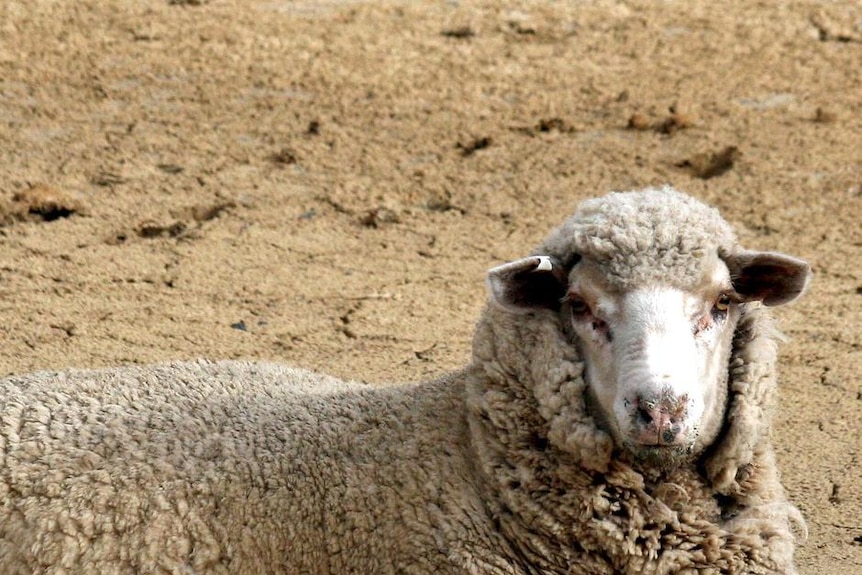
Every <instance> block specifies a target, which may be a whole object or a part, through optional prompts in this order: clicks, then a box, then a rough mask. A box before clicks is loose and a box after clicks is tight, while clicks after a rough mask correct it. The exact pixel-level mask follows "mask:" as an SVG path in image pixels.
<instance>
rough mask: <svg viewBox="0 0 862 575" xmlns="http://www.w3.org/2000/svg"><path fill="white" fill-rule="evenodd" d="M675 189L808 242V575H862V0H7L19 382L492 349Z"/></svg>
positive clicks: (1, 87) (782, 313)
mask: <svg viewBox="0 0 862 575" xmlns="http://www.w3.org/2000/svg"><path fill="white" fill-rule="evenodd" d="M663 183H671V184H673V185H675V186H676V187H678V188H680V189H683V190H685V191H688V192H690V193H692V194H694V195H696V196H698V197H700V198H702V199H704V200H706V201H708V202H710V203H712V204H714V205H716V206H718V207H719V208H720V209H721V210H722V212H723V214H724V215H725V216H726V217H727V218H728V219H729V220H730V221H731V222H732V223H733V224H734V225H735V226H736V227H737V230H738V233H739V235H740V237H741V238H742V240H743V241H744V243H746V244H747V245H748V246H749V247H753V248H758V249H771V250H780V251H785V252H788V253H791V254H794V255H797V256H799V257H803V258H805V259H808V260H809V261H810V262H811V263H812V265H813V267H814V270H815V273H816V278H815V281H814V283H813V285H812V287H811V290H810V291H809V293H808V294H807V295H806V296H805V298H804V299H803V300H801V301H799V302H798V303H796V304H794V305H792V306H789V307H787V308H782V309H780V310H778V311H777V315H778V316H779V318H780V320H781V325H782V327H783V330H784V331H785V332H786V334H787V335H788V336H789V341H788V343H787V344H786V345H785V346H784V347H783V348H782V355H781V359H782V366H781V371H782V375H783V377H782V391H781V409H780V412H779V413H778V414H777V418H776V419H777V421H776V429H775V433H774V435H775V439H776V443H777V449H778V455H779V460H780V465H781V467H782V469H783V472H784V480H785V483H786V485H787V487H788V490H789V492H790V494H791V497H792V499H793V500H794V501H796V502H797V503H798V504H799V506H800V507H801V508H802V510H803V512H804V514H805V516H806V517H807V519H808V523H809V529H810V536H809V538H808V540H807V542H805V543H804V544H803V545H802V546H801V548H800V550H799V552H798V562H799V564H800V567H801V570H802V572H803V573H810V574H814V573H827V574H828V573H840V574H846V575H849V574H851V573H862V478H860V475H862V474H860V446H862V440H860V431H862V385H860V373H862V351H860V346H862V330H860V324H862V313H860V308H862V275H860V263H859V262H860V257H862V224H860V220H862V6H860V5H859V4H858V3H855V2H812V1H789V2H780V3H779V2H766V1H761V2H750V1H742V0H735V1H729V2H721V3H715V4H714V5H713V3H710V2H683V1H668V2H655V3H652V2H524V3H519V4H516V3H508V2H507V3H503V2H488V1H485V2H472V1H462V2H456V1H451V2H446V1H435V2H429V1H413V2H407V1H403V2H397V1H389V2H386V1H378V2H358V1H346V0H345V1H334V0H328V1H327V0H319V1H293V2H291V1H277V0H262V1H239V0H212V1H210V2H205V1H201V0H199V1H190V0H186V1H177V0H175V1H172V2H171V1H167V0H158V1H156V0H147V1H135V2H132V1H128V2H119V1H115V2H98V1H95V0H89V1H74V2H73V1H71V0H69V1H57V2H48V1H42V0H37V1H34V2H24V1H12V0H0V204H2V205H0V208H2V212H0V341H2V349H3V353H2V354H0V371H2V373H13V372H24V371H30V370H39V369H60V368H64V367H67V366H79V367H95V366H106V365H115V364H126V363H142V362H155V361H160V360H166V359H174V358H194V357H201V356H202V357H209V358H265V359H274V360H279V361H285V362H289V363H291V364H296V365H301V366H306V367H311V368H314V369H318V370H323V371H326V372H330V373H334V374H337V375H341V376H347V377H352V378H356V379H361V380H364V381H368V382H373V383H384V382H390V381H398V380H407V379H417V378H424V377H429V376H432V375H435V374H440V373H441V372H444V371H447V370H450V369H452V368H456V367H458V366H461V365H463V364H464V363H465V362H466V361H467V360H468V357H469V350H470V338H471V332H472V327H473V324H474V321H475V319H476V317H477V315H478V314H479V312H480V310H481V307H482V305H483V301H484V298H485V291H484V285H483V281H484V272H485V270H486V269H487V268H489V267H491V266H493V265H496V264H498V263H501V262H504V261H506V260H509V259H514V258H516V257H519V256H521V255H524V254H526V252H527V251H528V250H529V249H530V248H531V247H532V246H533V245H535V244H536V243H537V242H538V241H539V240H540V239H541V238H542V237H543V235H544V234H545V233H546V232H547V231H548V230H549V229H550V228H551V227H552V226H554V225H556V224H557V223H559V222H560V221H561V220H562V218H563V217H564V216H565V215H567V214H568V213H570V212H571V211H572V210H573V208H574V206H575V205H576V203H577V202H578V201H580V200H582V199H584V198H587V197H589V196H592V195H597V194H602V193H605V192H607V191H609V190H619V189H632V188H638V187H643V186H646V185H655V184H663Z"/></svg>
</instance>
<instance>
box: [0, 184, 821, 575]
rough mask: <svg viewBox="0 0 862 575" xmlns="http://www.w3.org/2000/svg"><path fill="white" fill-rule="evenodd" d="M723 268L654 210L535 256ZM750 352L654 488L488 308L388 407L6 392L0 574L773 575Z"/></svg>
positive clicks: (563, 355)
mask: <svg viewBox="0 0 862 575" xmlns="http://www.w3.org/2000/svg"><path fill="white" fill-rule="evenodd" d="M658 200H661V201H658ZM662 204H664V205H662ZM618 208H619V210H621V213H625V214H628V216H627V217H616V216H615V215H614V214H615V213H617V209H618ZM627 229H628V230H629V233H630V235H627V234H626V230H627ZM650 237H653V238H655V239H654V240H649V238H650ZM735 249H737V247H736V246H735V245H734V243H733V236H732V232H730V230H729V227H728V226H727V225H726V224H724V222H723V221H722V220H721V219H720V218H719V217H718V216H717V213H716V212H714V211H713V210H711V209H709V208H706V207H705V206H702V204H699V203H698V202H695V201H694V200H691V199H689V198H687V197H685V196H682V195H680V194H676V193H675V192H671V191H669V190H659V191H650V192H646V193H643V194H640V195H637V194H632V195H627V194H626V195H622V194H615V195H610V196H608V197H606V198H604V199H602V200H598V201H594V202H587V203H585V204H584V207H583V209H582V211H581V212H579V214H578V215H576V216H574V217H573V218H571V219H570V220H568V221H567V222H566V223H565V224H564V225H563V226H562V227H561V228H559V229H557V230H556V231H555V232H553V233H552V234H551V235H550V236H549V237H548V239H547V240H546V241H545V242H544V243H543V244H542V246H540V248H539V249H538V250H537V251H536V253H542V254H547V255H550V256H551V257H552V258H553V259H554V260H555V261H556V262H558V263H559V262H566V264H565V265H567V266H570V265H571V264H572V263H573V262H574V261H575V260H576V259H577V256H581V257H592V258H594V259H596V261H598V262H599V263H601V265H603V266H605V268H604V269H606V270H607V273H608V277H609V278H612V281H614V282H616V285H618V286H620V287H621V288H624V287H625V286H630V285H632V283H631V282H643V281H666V282H671V283H673V282H677V283H678V285H680V286H684V285H686V282H689V281H691V280H690V279H689V276H688V275H686V274H687V272H686V270H690V269H691V268H690V265H691V264H692V263H693V262H695V263H696V262H698V261H701V259H702V258H703V257H710V256H713V257H723V254H725V253H730V252H731V251H733V250H735ZM576 254H577V255H576ZM638 254H640V256H638ZM774 342H775V332H774V330H773V328H772V325H771V322H770V320H769V316H768V314H767V311H766V310H765V309H764V308H762V307H760V306H759V305H757V304H745V305H744V306H743V310H742V317H741V320H740V323H739V326H738V328H737V331H736V335H735V338H734V350H733V353H732V359H731V362H730V366H729V372H730V382H729V399H728V405H727V410H726V417H725V423H724V427H723V430H722V432H721V434H720V436H719V438H718V440H717V441H716V442H715V444H714V445H712V446H711V447H710V448H709V449H708V450H707V452H706V453H704V454H703V456H702V457H701V458H700V459H699V460H697V461H695V462H693V463H692V464H691V465H689V466H684V467H682V468H679V469H676V470H674V471H673V472H660V471H656V470H651V469H639V468H637V467H635V466H633V465H631V464H629V463H627V462H626V458H625V457H622V456H621V454H620V453H618V451H617V450H616V449H615V447H614V445H613V442H612V440H611V439H610V437H609V436H608V435H607V434H605V433H604V432H603V431H601V430H600V429H598V427H597V426H596V425H595V423H594V421H593V419H592V418H591V416H590V414H589V413H588V411H587V409H586V407H585V405H584V401H583V393H584V390H585V388H586V383H585V381H584V379H583V377H582V374H583V373H584V365H583V363H582V361H581V359H580V358H579V357H578V354H577V351H576V347H575V346H574V345H573V343H572V342H571V341H569V340H568V339H567V336H566V335H565V333H564V330H563V328H562V319H561V316H560V314H559V313H557V312H554V311H550V310H540V311H535V312H531V313H526V314H514V313H510V312H508V311H506V310H504V309H500V308H499V307H497V306H495V305H493V304H491V305H488V306H487V307H486V310H485V312H484V314H483V315H482V317H481V319H480V321H479V324H478V326H477V329H476V335H475V338H474V346H473V347H474V351H473V361H472V363H471V365H469V366H468V367H467V368H466V369H465V370H464V371H463V372H458V373H454V374H452V375H450V376H448V377H446V378H443V379H440V380H437V381H433V382H425V383H419V384H412V385H406V386H396V387H389V388H381V389H376V388H370V387H367V386H363V385H361V384H357V383H349V382H341V381H338V380H335V379H333V378H329V377H326V376H321V375H316V374H311V373H309V372H305V371H300V370H294V369H290V368H286V367H283V366H279V365H275V364H252V363H245V362H219V363H209V362H205V361H199V362H193V363H173V364H167V365H160V366H148V367H124V368H116V369H110V370H101V371H67V372H61V373H48V372H43V373H36V374H30V375H25V376H20V377H11V378H7V379H4V380H3V381H2V382H0V501H2V507H0V572H2V573H4V574H9V575H17V574H24V573H45V574H60V573H93V574H100V573H105V574H107V573H111V574H114V573H131V572H140V573H171V574H180V573H183V574H187V573H197V574H204V573H207V574H208V573H219V574H222V573H224V574H226V573H239V574H258V573H260V574H263V573H283V574H293V573H321V574H328V573H333V574H334V573H339V574H341V573H357V574H359V573H362V574H368V573H375V574H386V573H392V574H395V573H417V574H418V573H453V574H454V573H461V574H463V573H475V574H480V573H481V574H533V573H561V574H562V573H567V574H612V573H622V574H635V573H646V574H666V573H707V574H710V573H713V574H718V573H776V574H777V573H792V572H793V571H794V570H793V565H792V552H793V539H794V533H793V528H794V525H799V526H800V527H801V526H802V524H801V519H800V517H799V512H798V511H797V510H796V508H795V507H793V506H792V505H791V504H790V503H788V502H787V500H786V497H785V494H784V491H783V489H782V487H781V485H780V483H779V482H778V477H777V470H776V467H775V463H774V458H773V454H772V449H771V445H770V440H769V431H768V430H769V414H770V412H771V410H772V409H773V405H772V402H773V395H774V391H775V387H776V377H775V343H774ZM803 529H804V528H803Z"/></svg>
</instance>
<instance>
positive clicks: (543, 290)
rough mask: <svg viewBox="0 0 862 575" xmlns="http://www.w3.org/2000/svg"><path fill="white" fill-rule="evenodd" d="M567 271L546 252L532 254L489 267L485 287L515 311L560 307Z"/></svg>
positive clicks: (496, 299) (496, 300)
mask: <svg viewBox="0 0 862 575" xmlns="http://www.w3.org/2000/svg"><path fill="white" fill-rule="evenodd" d="M566 276H567V274H566V271H565V269H563V266H561V265H560V264H559V263H557V262H556V261H554V260H553V259H552V258H551V257H549V256H531V257H528V258H524V259H520V260H517V261H514V262H510V263H507V264H503V265H501V266H497V267H495V268H493V269H491V270H489V271H488V291H489V292H490V293H491V298H492V299H493V301H494V302H496V303H497V304H498V305H500V306H501V307H503V308H505V309H507V310H509V311H514V312H521V313H524V312H528V311H532V310H536V309H552V310H559V309H560V302H561V301H562V299H563V296H564V295H566Z"/></svg>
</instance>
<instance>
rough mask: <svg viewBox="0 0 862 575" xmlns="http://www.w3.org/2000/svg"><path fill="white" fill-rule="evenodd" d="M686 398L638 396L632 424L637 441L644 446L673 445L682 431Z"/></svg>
mask: <svg viewBox="0 0 862 575" xmlns="http://www.w3.org/2000/svg"><path fill="white" fill-rule="evenodd" d="M687 404H688V398H687V397H686V396H682V397H661V398H658V397H650V398H645V397H643V396H638V397H637V399H636V400H635V413H634V423H635V430H636V433H637V440H638V442H639V443H641V444H644V445H670V444H673V443H674V442H675V441H676V439H677V437H678V436H679V434H680V432H681V431H682V428H683V425H682V422H683V419H684V418H685V412H686V406H687Z"/></svg>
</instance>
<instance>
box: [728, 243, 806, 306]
mask: <svg viewBox="0 0 862 575" xmlns="http://www.w3.org/2000/svg"><path fill="white" fill-rule="evenodd" d="M726 263H727V267H728V269H729V270H730V278H731V282H732V283H733V289H734V290H735V291H736V292H737V293H738V294H740V295H741V296H743V298H745V299H746V300H747V301H752V300H757V301H762V302H763V304H764V305H770V306H772V305H781V304H784V303H788V302H791V301H793V300H795V299H796V298H798V297H799V296H800V295H802V292H804V291H805V288H807V287H808V284H809V282H810V281H811V267H810V266H809V265H808V263H806V262H804V261H802V260H800V259H796V258H794V257H790V256H787V255H784V254H779V253H774V252H749V251H744V252H740V253H737V254H734V255H733V256H731V257H729V258H728V259H727V262H726Z"/></svg>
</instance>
